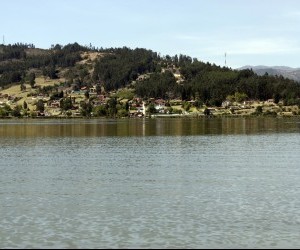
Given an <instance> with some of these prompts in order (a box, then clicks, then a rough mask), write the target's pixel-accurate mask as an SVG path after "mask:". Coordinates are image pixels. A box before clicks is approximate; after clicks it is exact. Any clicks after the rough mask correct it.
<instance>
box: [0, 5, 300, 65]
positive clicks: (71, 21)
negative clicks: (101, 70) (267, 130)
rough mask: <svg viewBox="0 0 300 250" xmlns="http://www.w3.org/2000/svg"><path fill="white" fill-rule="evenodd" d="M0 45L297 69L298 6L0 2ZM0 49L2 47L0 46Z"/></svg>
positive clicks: (299, 58)
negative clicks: (123, 51)
mask: <svg viewBox="0 0 300 250" xmlns="http://www.w3.org/2000/svg"><path fill="white" fill-rule="evenodd" d="M0 3H1V5H0V6H1V15H0V34H1V37H2V36H3V35H4V36H5V43H6V44H8V43H16V42H23V43H33V44H34V45H35V46H36V47H38V48H45V49H48V48H50V47H51V44H57V43H58V44H62V45H66V44H68V43H73V42H78V43H79V44H81V45H89V44H90V43H91V44H92V45H93V46H95V47H104V48H108V47H123V46H127V47H130V48H132V49H134V48H136V47H139V48H146V49H151V50H153V51H155V52H159V53H161V55H167V54H168V55H170V56H174V55H175V54H178V55H179V54H184V55H188V56H191V57H193V58H194V57H195V58H198V59H199V60H201V61H204V62H210V63H215V64H217V65H221V66H224V64H225V52H227V65H228V66H229V67H232V68H237V67H241V66H245V65H266V66H290V67H300V1H299V0H284V1H283V0H248V1H246V0H26V1H25V0H0ZM0 43H2V39H1V41H0Z"/></svg>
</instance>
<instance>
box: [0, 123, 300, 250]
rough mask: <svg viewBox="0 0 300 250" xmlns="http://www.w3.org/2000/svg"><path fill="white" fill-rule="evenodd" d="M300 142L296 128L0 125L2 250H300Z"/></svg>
mask: <svg viewBox="0 0 300 250" xmlns="http://www.w3.org/2000/svg"><path fill="white" fill-rule="evenodd" d="M299 132H300V128H299V121H297V119H269V118H268V119H256V118H255V119H252V118H246V119H244V118H237V119H229V118H223V119H154V120H152V119H145V120H144V119H140V120H30V121H26V122H24V121H23V120H5V121H1V122H0V156H1V161H0V201H1V203H0V215H1V216H0V247H1V248H57V249H58V248H147V249H149V248H156V249H158V248H159V249H160V248H163V249H164V248H299V247H300V167H299V166H300V165H299V162H300V155H299V152H300V143H299V142H300V140H299V139H300V134H299ZM181 135H184V136H181Z"/></svg>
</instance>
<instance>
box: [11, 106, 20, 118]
mask: <svg viewBox="0 0 300 250" xmlns="http://www.w3.org/2000/svg"><path fill="white" fill-rule="evenodd" d="M21 110H22V107H21V106H20V105H17V106H16V107H15V108H14V109H13V111H12V115H13V116H14V117H21Z"/></svg>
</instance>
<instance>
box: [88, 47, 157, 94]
mask: <svg viewBox="0 0 300 250" xmlns="http://www.w3.org/2000/svg"><path fill="white" fill-rule="evenodd" d="M157 59H158V56H157V53H154V52H152V51H149V50H145V49H135V50H131V49H129V48H126V47H124V48H122V49H110V54H109V55H108V56H105V57H104V58H101V59H100V60H99V61H98V62H97V63H96V65H95V70H94V73H93V80H94V81H99V82H103V83H104V88H105V90H106V91H111V90H117V89H119V88H122V87H125V86H126V85H128V84H129V83H130V82H131V81H134V80H136V79H137V77H138V75H140V74H144V73H147V72H154V71H155V65H156V64H157Z"/></svg>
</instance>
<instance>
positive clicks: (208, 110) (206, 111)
mask: <svg viewBox="0 0 300 250" xmlns="http://www.w3.org/2000/svg"><path fill="white" fill-rule="evenodd" d="M203 114H204V115H206V116H210V115H211V112H210V109H208V108H205V109H204V112H203Z"/></svg>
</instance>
